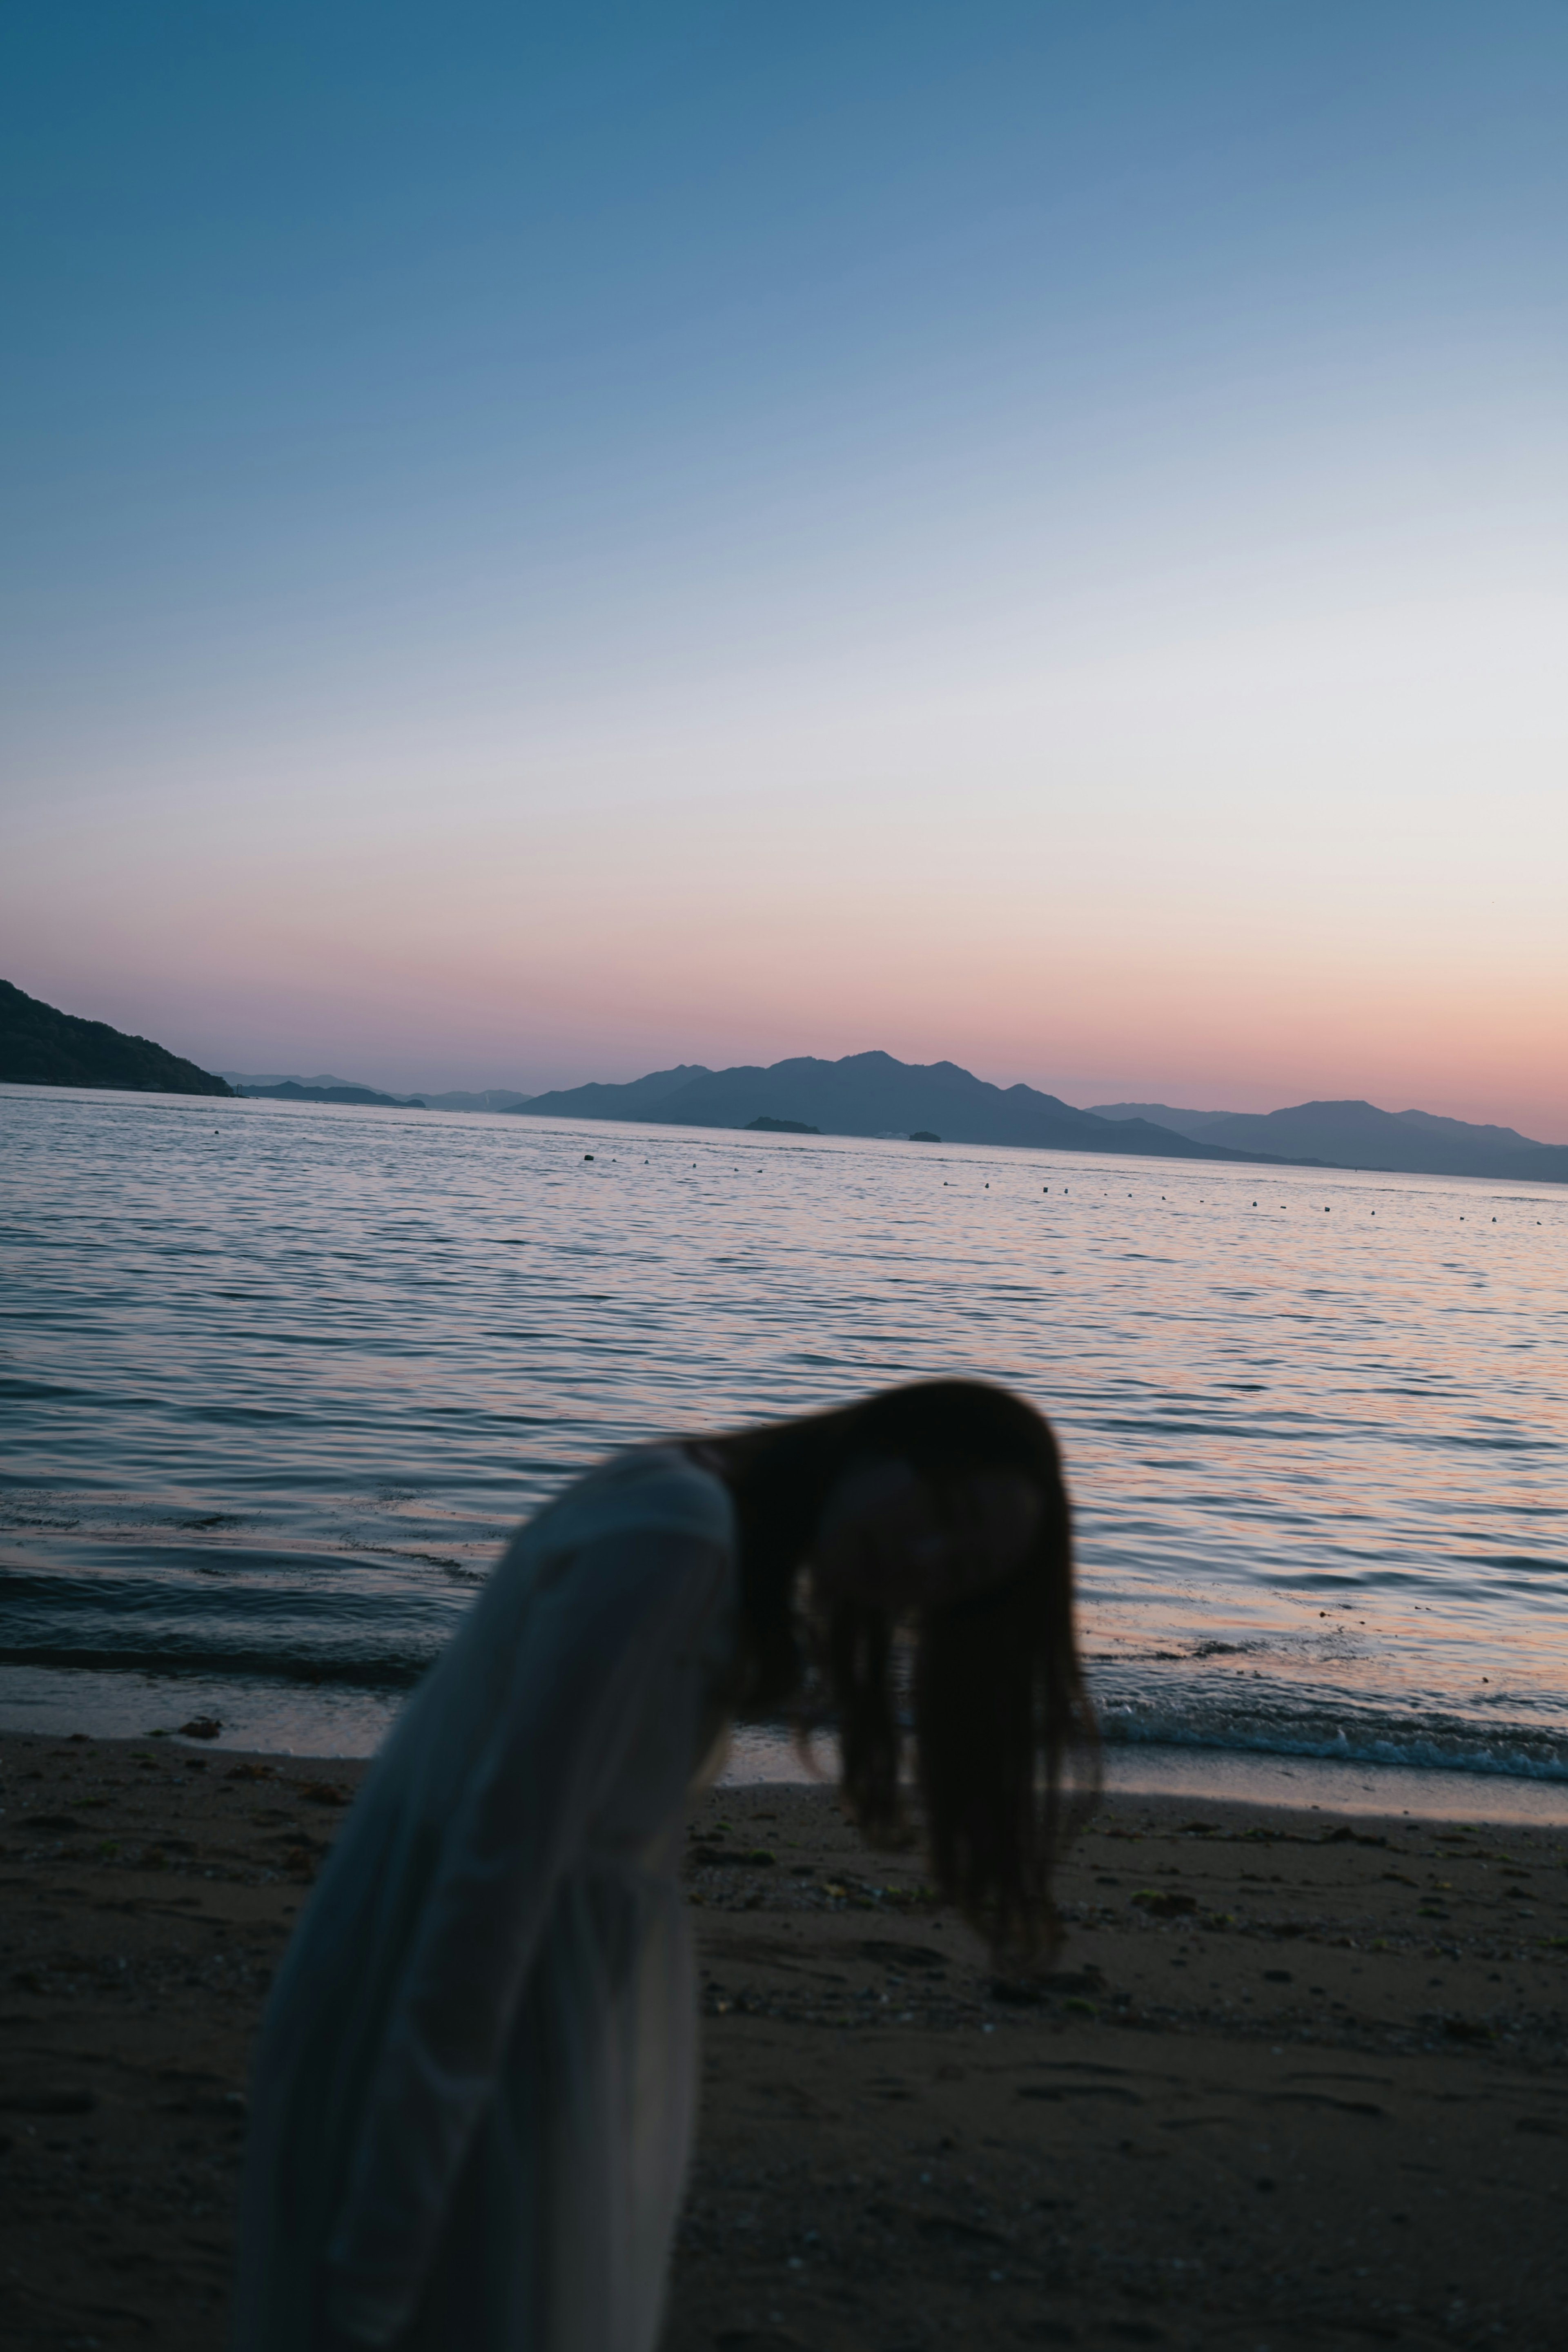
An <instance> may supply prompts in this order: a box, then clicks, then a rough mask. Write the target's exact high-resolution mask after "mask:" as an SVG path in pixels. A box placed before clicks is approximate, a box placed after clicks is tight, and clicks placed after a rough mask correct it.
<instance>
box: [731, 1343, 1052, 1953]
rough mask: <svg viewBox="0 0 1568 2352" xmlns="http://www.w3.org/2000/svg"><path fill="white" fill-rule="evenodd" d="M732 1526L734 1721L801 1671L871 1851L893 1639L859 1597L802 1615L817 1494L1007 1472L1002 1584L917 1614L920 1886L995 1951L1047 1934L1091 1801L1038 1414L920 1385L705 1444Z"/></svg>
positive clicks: (884, 1782)
mask: <svg viewBox="0 0 1568 2352" xmlns="http://www.w3.org/2000/svg"><path fill="white" fill-rule="evenodd" d="M711 1448H712V1452H713V1454H715V1455H716V1457H717V1459H718V1462H719V1464H720V1465H721V1466H722V1468H723V1469H724V1471H725V1474H726V1475H727V1477H728V1479H729V1481H730V1484H731V1486H732V1489H733V1491H734V1494H735V1497H736V1503H737V1511H738V1515H739V1519H740V1573H741V1610H742V1617H743V1621H744V1633H745V1652H746V1655H745V1659H744V1664H743V1668H742V1672H743V1675H744V1685H743V1688H742V1691H741V1693H740V1703H741V1706H742V1707H743V1709H744V1710H745V1711H747V1712H757V1711H761V1710H765V1709H768V1708H772V1707H778V1706H782V1705H786V1704H788V1703H789V1701H791V1700H793V1699H795V1698H797V1697H798V1696H799V1694H800V1690H801V1688H802V1685H803V1683H804V1681H805V1678H806V1672H807V1664H808V1660H810V1662H811V1663H812V1664H815V1665H816V1666H817V1667H818V1669H819V1671H820V1673H821V1678H822V1680H823V1681H824V1682H825V1684H826V1685H827V1688H828V1691H829V1693H830V1695H831V1701H832V1704H833V1706H834V1708H835V1710H836V1712H837V1715H838V1720H839V1738H840V1746H841V1755H842V1769H841V1788H842V1793H843V1795H844V1798H845V1800H846V1801H847V1802H848V1804H849V1807H850V1809H851V1811H852V1813H853V1814H854V1817H855V1819H856V1821H857V1822H859V1824H860V1826H861V1828H862V1830H863V1831H864V1832H866V1834H867V1835H868V1836H870V1837H872V1838H873V1839H874V1840H878V1841H896V1840H897V1839H898V1837H899V1836H900V1835H901V1833H902V1832H903V1829H904V1796H903V1783H902V1774H901V1769H900V1767H901V1763H902V1750H903V1734H902V1729H901V1726H900V1722H899V1696H898V1692H897V1688H896V1685H895V1654H896V1643H895V1639H894V1634H895V1627H894V1620H893V1617H892V1615H891V1613H890V1612H889V1611H887V1610H886V1609H885V1608H883V1607H880V1606H877V1605H873V1604H872V1603H869V1602H865V1601H845V1600H841V1601H836V1602H835V1603H834V1604H833V1605H832V1606H831V1608H828V1609H822V1608H821V1607H820V1606H818V1605H817V1604H816V1602H815V1601H814V1597H813V1596H812V1594H811V1591H810V1584H809V1582H808V1584H807V1585H806V1586H805V1587H804V1588H803V1589H801V1588H800V1582H799V1578H798V1570H799V1569H800V1565H801V1562H802V1559H804V1558H805V1557H806V1555H807V1554H808V1552H809V1549H810V1542H811V1539H812V1538H813V1536H814V1534H815V1532H816V1528H817V1525H818V1521H819V1518H820V1516H821V1507H822V1504H823V1501H824V1499H825V1497H826V1496H827V1494H828V1492H829V1490H830V1489H831V1486H833V1484H834V1482H835V1480H836V1479H837V1478H839V1477H840V1476H841V1475H842V1473H843V1472H844V1471H846V1470H847V1469H849V1468H850V1467H851V1466H852V1465H858V1464H861V1463H870V1462H882V1461H896V1462H904V1463H907V1464H908V1465H909V1466H910V1467H911V1468H912V1469H913V1470H915V1472H916V1473H917V1474H918V1475H921V1476H922V1477H923V1478H925V1479H928V1480H929V1481H930V1482H931V1484H932V1486H933V1489H934V1492H935V1494H936V1498H937V1501H938V1505H939V1504H940V1498H941V1487H942V1482H943V1479H944V1477H945V1476H958V1475H964V1474H965V1473H968V1472H974V1471H977V1470H1016V1471H1019V1472H1021V1473H1022V1474H1023V1475H1025V1476H1026V1477H1027V1478H1028V1479H1029V1480H1030V1483H1031V1485H1032V1486H1034V1488H1035V1489H1036V1491H1037V1493H1038V1494H1039V1496H1040V1505H1041V1508H1040V1519H1039V1523H1038V1526H1037V1528H1036V1532H1035V1536H1034V1538H1033V1541H1032V1542H1031V1544H1030V1549H1029V1551H1028V1553H1027V1554H1026V1555H1025V1558H1024V1559H1023V1560H1022V1561H1021V1563H1020V1564H1019V1567H1018V1568H1017V1569H1016V1570H1014V1571H1013V1572H1012V1573H1011V1574H1010V1575H1009V1577H1008V1578H1007V1579H1006V1580H1004V1581H1003V1582H1001V1583H999V1584H997V1585H993V1586H990V1587H988V1588H987V1589H986V1590H984V1591H979V1592H976V1593H974V1594H971V1595H968V1596H967V1597H966V1598H965V1599H963V1600H962V1601H949V1602H947V1603H946V1604H944V1605H942V1606H940V1607H930V1608H927V1609H925V1610H923V1611H921V1612H919V1614H918V1615H917V1617H916V1618H915V1660H914V1675H913V1693H912V1695H913V1699H914V1717H915V1779H916V1783H917V1786H918V1789H919V1793H920V1799H921V1806H922V1811H923V1813H924V1817H925V1840H926V1844H927V1847H928V1851H929V1853H930V1858H931V1866H932V1869H933V1871H934V1874H935V1875H936V1882H937V1885H938V1886H939V1887H940V1889H941V1891H942V1893H943V1894H944V1895H946V1897H947V1898H948V1900H949V1901H951V1902H953V1903H955V1904H956V1905H957V1906H958V1907H959V1908H960V1909H961V1910H962V1911H963V1912H964V1914H965V1915H966V1916H967V1918H969V1919H970V1920H971V1921H972V1922H973V1923H974V1925H975V1926H976V1927H977V1928H979V1929H980V1931H981V1932H982V1934H984V1935H986V1936H987V1937H988V1938H989V1939H990V1940H991V1942H992V1943H993V1944H994V1945H997V1946H998V1947H999V1946H1006V1945H1013V1946H1019V1947H1022V1948H1038V1947H1039V1946H1040V1944H1041V1943H1042V1942H1047V1943H1048V1942H1049V1941H1050V1937H1051V1873H1052V1869H1053V1866H1054V1864H1055V1863H1056V1860H1057V1858H1058V1856H1059V1854H1060V1853H1061V1847H1062V1844H1063V1843H1064V1842H1065V1840H1066V1838H1067V1836H1068V1835H1069V1834H1070V1833H1071V1829H1072V1828H1073V1827H1074V1826H1076V1823H1077V1821H1078V1819H1079V1817H1080V1816H1081V1814H1082V1811H1085V1810H1086V1809H1087V1806H1088V1804H1089V1803H1090V1802H1091V1801H1092V1795H1093V1791H1094V1789H1095V1787H1096V1785H1097V1774H1096V1769H1095V1766H1096V1757H1097V1740H1096V1735H1095V1730H1094V1719H1093V1714H1092V1709H1091V1707H1090V1704H1089V1699H1088V1696H1087V1694H1086V1692H1085V1690H1084V1687H1083V1679H1082V1669H1081V1666H1080V1663H1079V1657H1078V1645H1077V1640H1076V1636H1075V1632H1074V1626H1073V1612H1072V1534H1071V1511H1070V1508H1069V1505H1068V1499H1067V1490H1066V1487H1065V1486H1064V1485H1063V1482H1062V1475H1061V1458H1060V1456H1059V1454H1058V1453H1057V1447H1056V1440H1055V1438H1054V1437H1053V1436H1052V1434H1051V1428H1050V1425H1049V1423H1047V1422H1046V1420H1045V1418H1044V1416H1043V1415H1042V1414H1040V1413H1039V1412H1036V1411H1035V1409H1034V1407H1033V1406H1032V1405H1030V1404H1027V1403H1026V1402H1024V1400H1023V1399H1022V1398H1021V1397H1018V1396H1014V1395H1013V1394H1012V1393H1011V1392H1010V1391H1009V1390H1006V1389H1002V1388H996V1387H992V1386H991V1385H989V1384H988V1382H985V1381H920V1382H917V1383H915V1384H914V1385H912V1386H910V1387H907V1388H898V1389H889V1390H886V1391H883V1393H881V1394H880V1395H877V1396H873V1397H868V1398H866V1399H864V1400H863V1402H861V1403H858V1404H853V1405H848V1406H844V1407H841V1408H840V1409H838V1410H837V1411H834V1412H820V1413H812V1414H808V1415H803V1416H802V1417H801V1418H800V1419H798V1420H795V1421H789V1422H783V1423H776V1424H774V1425H773V1426H772V1427H770V1428H764V1429H755V1430H744V1431H739V1432H737V1433H734V1434H732V1435H728V1436H725V1437H721V1438H717V1439H715V1440H713V1441H711Z"/></svg>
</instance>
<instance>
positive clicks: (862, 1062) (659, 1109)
mask: <svg viewBox="0 0 1568 2352" xmlns="http://www.w3.org/2000/svg"><path fill="white" fill-rule="evenodd" d="M517 1116H518V1117H520V1118H632V1119H647V1120H651V1121H653V1122H655V1123H657V1124H658V1125H659V1126H670V1127H728V1128H737V1127H752V1126H755V1125H756V1124H757V1122H758V1120H760V1119H768V1120H777V1121H779V1122H780V1123H783V1122H785V1121H788V1122H789V1124H790V1126H792V1127H797V1128H813V1127H814V1128H820V1129H821V1130H822V1132H823V1133H824V1134H828V1135H903V1136H912V1135H915V1133H916V1132H919V1133H921V1134H922V1135H924V1136H929V1137H932V1138H937V1137H940V1138H944V1139H946V1141H948V1142H950V1143H1011V1144H1022V1145H1025V1146H1028V1147H1030V1148H1031V1149H1033V1150H1046V1151H1121V1152H1126V1151H1134V1152H1140V1153H1144V1154H1147V1155H1149V1156H1151V1157H1153V1156H1155V1155H1158V1156H1160V1157H1163V1158H1166V1159H1174V1160H1269V1159H1278V1158H1280V1157H1281V1155H1280V1154H1279V1153H1277V1152H1270V1151H1267V1150H1259V1149H1258V1148H1257V1147H1256V1146H1242V1147H1241V1148H1239V1149H1238V1148H1236V1147H1235V1146H1233V1145H1230V1144H1226V1143H1208V1142H1205V1141H1203V1140H1201V1139H1197V1138H1195V1137H1192V1136H1186V1135H1178V1134H1177V1133H1176V1131H1175V1130H1174V1129H1170V1128H1166V1127H1159V1126H1155V1125H1154V1124H1152V1123H1151V1122H1150V1121H1149V1120H1147V1119H1143V1118H1127V1119H1119V1120H1112V1119H1108V1118H1098V1117H1096V1115H1095V1114H1094V1113H1093V1112H1092V1111H1087V1110H1074V1109H1073V1108H1072V1106H1071V1103H1064V1102H1062V1101H1061V1100H1060V1098H1059V1097H1057V1096H1055V1095H1046V1094H1040V1093H1038V1092H1037V1091H1036V1089H1035V1088H1034V1087H1025V1086H1017V1087H994V1086H992V1085H990V1084H989V1083H988V1081H987V1080H986V1079H984V1078H977V1077H976V1076H973V1075H972V1073H971V1072H970V1071H968V1070H961V1069H960V1068H959V1067H958V1065H957V1064H956V1062H932V1063H928V1064H915V1063H909V1062H898V1061H894V1057H893V1055H891V1054H848V1055H845V1056H844V1058H843V1060H842V1061H841V1062H820V1061H817V1060H816V1059H815V1058H814V1057H812V1056H811V1055H800V1057H799V1058H798V1059H796V1060H794V1061H789V1062H774V1063H772V1064H771V1065H770V1066H768V1068H766V1069H763V1068H760V1067H756V1066H743V1067H741V1068H738V1069H732V1070H709V1069H705V1068H704V1067H703V1066H701V1065H700V1064H698V1063H693V1062H683V1063H682V1064H681V1065H680V1066H679V1067H678V1068H676V1069H673V1070H654V1071H653V1072H651V1073H650V1075H649V1076H647V1077H645V1078H633V1079H632V1082H631V1083H630V1084H629V1085H627V1086H587V1087H564V1088H561V1089H559V1090H558V1091H556V1092H554V1093H552V1094H545V1095H535V1096H533V1097H532V1098H531V1099H530V1100H529V1101H528V1102H525V1103H519V1104H518V1105H517Z"/></svg>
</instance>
